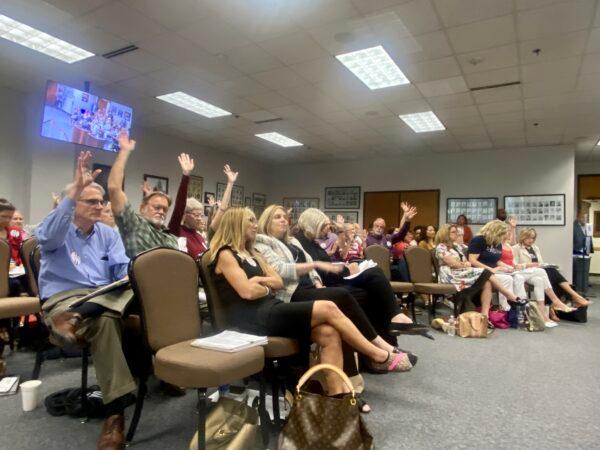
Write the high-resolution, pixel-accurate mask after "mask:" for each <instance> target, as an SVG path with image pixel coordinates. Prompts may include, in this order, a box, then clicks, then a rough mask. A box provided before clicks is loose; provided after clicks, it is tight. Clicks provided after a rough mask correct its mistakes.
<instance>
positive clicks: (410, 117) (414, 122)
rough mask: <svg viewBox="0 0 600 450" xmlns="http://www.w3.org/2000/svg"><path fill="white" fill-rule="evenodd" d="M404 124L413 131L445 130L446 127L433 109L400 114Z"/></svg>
mask: <svg viewBox="0 0 600 450" xmlns="http://www.w3.org/2000/svg"><path fill="white" fill-rule="evenodd" d="M399 117H400V118H401V119H402V120H403V121H404V123H406V125H408V126H409V127H411V128H412V129H413V131H414V132H415V133H427V132H430V131H440V130H445V129H446V127H445V126H444V124H443V123H442V122H440V119H438V118H437V116H436V115H435V114H434V113H433V111H426V112H420V113H414V114H400V116H399Z"/></svg>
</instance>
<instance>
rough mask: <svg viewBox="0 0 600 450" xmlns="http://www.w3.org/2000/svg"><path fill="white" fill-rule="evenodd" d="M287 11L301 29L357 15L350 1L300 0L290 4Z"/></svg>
mask: <svg viewBox="0 0 600 450" xmlns="http://www.w3.org/2000/svg"><path fill="white" fill-rule="evenodd" d="M287 9H289V12H291V13H292V14H293V16H294V20H295V22H296V23H297V24H298V25H300V26H301V27H302V28H312V27H316V26H319V25H325V24H327V23H330V22H335V21H339V20H346V19H352V18H355V17H357V16H358V15H359V13H358V10H357V9H356V8H355V7H354V5H353V4H352V2H351V1H350V0H302V1H300V2H291V3H290V4H288V5H287Z"/></svg>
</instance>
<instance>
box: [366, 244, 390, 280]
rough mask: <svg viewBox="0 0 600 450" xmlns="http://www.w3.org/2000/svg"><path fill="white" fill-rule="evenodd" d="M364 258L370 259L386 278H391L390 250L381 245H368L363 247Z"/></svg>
mask: <svg viewBox="0 0 600 450" xmlns="http://www.w3.org/2000/svg"><path fill="white" fill-rule="evenodd" d="M365 259H372V260H373V262H376V263H377V265H378V266H379V268H380V269H381V270H383V273H384V274H385V276H386V278H387V279H388V280H391V279H392V272H391V271H390V251H389V250H388V249H387V248H386V247H384V246H383V245H370V246H368V247H367V248H366V249H365Z"/></svg>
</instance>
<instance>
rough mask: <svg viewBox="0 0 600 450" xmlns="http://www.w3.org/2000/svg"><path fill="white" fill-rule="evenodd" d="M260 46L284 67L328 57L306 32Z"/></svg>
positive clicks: (279, 38)
mask: <svg viewBox="0 0 600 450" xmlns="http://www.w3.org/2000/svg"><path fill="white" fill-rule="evenodd" d="M260 46H261V47H262V48H263V49H264V50H266V51H267V52H269V53H270V54H271V55H274V56H276V57H277V58H279V59H280V60H281V61H283V62H284V63H285V64H286V65H290V64H296V63H301V62H304V61H310V60H313V59H318V58H324V57H327V56H329V54H328V53H327V52H326V51H325V50H323V48H322V47H321V46H320V45H319V44H317V43H316V42H315V41H314V40H313V39H312V38H311V37H310V36H309V35H308V33H306V32H299V33H294V34H291V35H288V36H281V37H278V38H274V39H269V40H266V41H262V42H261V43H260Z"/></svg>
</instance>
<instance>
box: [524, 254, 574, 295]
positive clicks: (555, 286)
mask: <svg viewBox="0 0 600 450" xmlns="http://www.w3.org/2000/svg"><path fill="white" fill-rule="evenodd" d="M526 250H527V253H529V256H530V257H531V262H534V263H536V262H538V257H537V254H536V253H535V250H534V249H533V247H529V248H526ZM544 270H545V271H546V275H548V279H549V280H550V284H551V285H552V290H553V291H554V293H555V294H556V296H557V297H558V298H564V297H565V296H566V295H567V293H566V292H565V291H564V289H563V288H562V287H560V284H561V283H565V282H566V281H567V280H566V279H565V277H563V276H562V274H561V273H560V272H559V271H558V269H557V268H556V267H544ZM545 297H546V304H551V303H552V301H551V300H550V298H549V297H548V296H547V295H546V296H545Z"/></svg>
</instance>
